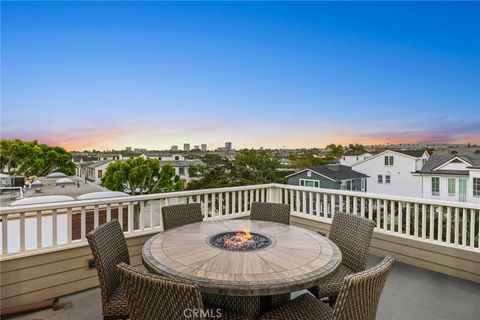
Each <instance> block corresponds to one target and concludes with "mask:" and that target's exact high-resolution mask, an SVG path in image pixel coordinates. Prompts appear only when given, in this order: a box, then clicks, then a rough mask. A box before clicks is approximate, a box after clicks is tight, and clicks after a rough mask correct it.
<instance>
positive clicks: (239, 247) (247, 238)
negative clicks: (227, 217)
mask: <svg viewBox="0 0 480 320" xmlns="http://www.w3.org/2000/svg"><path fill="white" fill-rule="evenodd" d="M208 242H209V244H210V245H212V246H214V247H216V248H220V249H224V250H231V251H253V250H259V249H264V248H266V247H268V246H270V244H271V243H272V241H271V240H270V238H268V237H266V236H264V235H261V234H258V233H251V232H249V231H248V230H245V231H241V232H233V231H232V232H222V233H219V234H216V235H213V236H211V237H210V238H209V239H208Z"/></svg>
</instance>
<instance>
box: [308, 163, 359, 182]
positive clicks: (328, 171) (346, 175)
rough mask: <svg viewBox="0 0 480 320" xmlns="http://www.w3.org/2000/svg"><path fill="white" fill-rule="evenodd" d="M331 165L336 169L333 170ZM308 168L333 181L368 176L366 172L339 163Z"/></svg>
mask: <svg viewBox="0 0 480 320" xmlns="http://www.w3.org/2000/svg"><path fill="white" fill-rule="evenodd" d="M333 166H337V167H338V170H334V169H333ZM309 169H310V170H312V171H315V172H317V173H319V174H321V175H323V176H326V177H328V178H330V179H332V180H335V181H342V180H352V179H360V178H366V177H368V176H367V175H366V174H363V173H360V172H358V171H355V170H352V168H351V167H349V166H344V165H341V164H336V165H328V164H327V165H323V166H317V167H311V168H309Z"/></svg>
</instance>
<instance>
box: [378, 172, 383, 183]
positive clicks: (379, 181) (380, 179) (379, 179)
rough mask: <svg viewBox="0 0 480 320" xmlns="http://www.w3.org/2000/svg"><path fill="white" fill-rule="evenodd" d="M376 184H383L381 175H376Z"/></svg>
mask: <svg viewBox="0 0 480 320" xmlns="http://www.w3.org/2000/svg"><path fill="white" fill-rule="evenodd" d="M377 182H378V183H383V176H382V175H381V174H379V175H378V181H377Z"/></svg>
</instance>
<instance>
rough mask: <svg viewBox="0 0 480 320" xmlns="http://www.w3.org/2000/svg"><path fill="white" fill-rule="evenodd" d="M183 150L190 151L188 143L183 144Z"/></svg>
mask: <svg viewBox="0 0 480 320" xmlns="http://www.w3.org/2000/svg"><path fill="white" fill-rule="evenodd" d="M183 151H190V143H184V144H183Z"/></svg>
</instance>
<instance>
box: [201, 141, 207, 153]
mask: <svg viewBox="0 0 480 320" xmlns="http://www.w3.org/2000/svg"><path fill="white" fill-rule="evenodd" d="M200 149H201V150H202V151H203V152H206V151H207V145H206V144H205V143H202V144H201V145H200Z"/></svg>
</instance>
